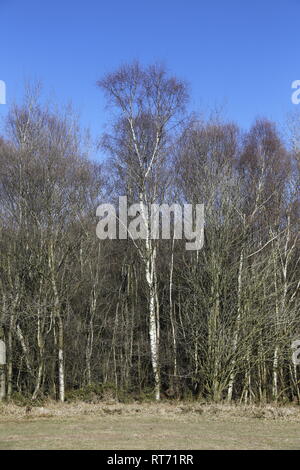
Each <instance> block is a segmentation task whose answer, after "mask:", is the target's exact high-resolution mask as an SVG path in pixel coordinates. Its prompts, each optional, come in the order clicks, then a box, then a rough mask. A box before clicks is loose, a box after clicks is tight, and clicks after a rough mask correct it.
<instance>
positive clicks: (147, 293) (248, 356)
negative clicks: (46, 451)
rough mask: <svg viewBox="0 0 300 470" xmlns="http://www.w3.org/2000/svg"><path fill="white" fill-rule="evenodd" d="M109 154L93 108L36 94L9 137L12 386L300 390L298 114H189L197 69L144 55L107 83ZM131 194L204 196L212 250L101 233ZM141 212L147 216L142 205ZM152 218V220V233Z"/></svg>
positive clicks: (5, 187)
mask: <svg viewBox="0 0 300 470" xmlns="http://www.w3.org/2000/svg"><path fill="white" fill-rule="evenodd" d="M98 86H99V88H100V89H101V90H102V92H103V93H104V94H105V97H106V99H107V104H108V109H109V113H108V116H107V121H108V123H109V126H108V129H109V130H108V132H107V133H105V134H104V135H102V137H101V139H100V142H99V147H100V148H101V151H102V152H103V154H105V156H106V158H105V159H103V160H101V162H99V161H94V160H93V159H91V158H90V156H89V152H90V150H89V145H88V143H87V142H86V139H85V135H84V133H83V131H82V129H81V128H80V126H79V124H78V121H77V120H76V118H74V117H73V115H72V113H71V112H70V110H69V109H66V110H64V111H57V110H56V109H55V108H53V107H51V106H49V105H45V104H42V102H41V100H39V99H38V97H37V96H36V95H35V93H33V92H27V94H26V96H25V98H24V102H23V103H22V104H21V105H15V106H13V107H11V109H10V111H9V114H8V117H7V119H6V126H5V133H3V136H2V139H1V140H0V218H1V225H0V340H2V342H3V343H4V344H5V347H6V364H5V365H3V366H0V367H1V370H0V372H1V380H0V384H1V385H0V388H1V397H2V398H5V397H6V398H7V399H11V398H13V397H14V394H16V393H19V394H22V395H24V396H27V397H30V398H31V399H33V400H36V399H38V398H39V397H44V396H49V397H53V398H56V399H59V400H61V401H64V400H65V398H66V393H67V392H68V391H70V390H77V389H78V390H80V389H83V388H84V387H89V386H92V385H94V384H102V385H105V384H106V385H107V386H111V387H112V388H113V389H114V390H115V392H116V394H117V396H121V394H127V395H129V396H132V397H140V396H146V395H147V396H148V395H149V396H152V397H153V398H155V399H157V400H159V399H160V398H161V397H162V396H163V397H169V398H185V397H191V396H193V397H195V399H205V400H213V401H221V400H227V401H229V402H230V401H231V400H234V401H239V402H243V403H254V402H255V403H258V402H259V403H264V402H267V401H298V402H299V403H300V388H299V381H300V372H299V366H297V365H296V364H294V362H293V361H292V349H291V343H292V341H293V340H295V339H297V337H299V339H300V316H299V306H300V303H299V300H300V296H299V288H300V262H299V261H300V244H299V212H300V197H299V196H300V193H299V184H300V121H297V120H296V119H293V120H291V121H290V122H289V133H288V134H287V136H283V135H282V133H281V132H279V130H278V128H277V126H276V124H275V123H273V122H271V121H269V120H267V119H263V118H260V119H257V120H256V121H255V122H254V124H253V126H252V127H251V128H250V130H249V131H247V132H245V131H242V130H241V129H240V128H239V127H238V125H236V124H235V123H231V122H227V121H225V120H224V119H222V118H221V116H219V115H218V114H215V115H212V116H211V117H209V118H200V117H199V116H197V115H195V114H194V113H191V112H190V111H188V110H189V94H188V86H187V85H186V83H185V82H184V81H182V80H180V79H178V78H177V77H175V76H172V75H170V74H169V73H168V71H167V70H166V69H165V68H164V67H163V66H161V65H157V64H154V65H151V66H147V67H144V66H141V65H140V64H139V63H132V64H128V65H124V66H122V67H120V68H119V69H118V70H116V71H115V72H113V73H110V74H108V75H106V76H105V77H104V78H102V79H101V80H100V81H99V82H98ZM119 195H126V196H127V198H128V201H129V202H132V203H140V204H141V207H149V206H150V205H151V204H153V203H159V204H161V203H163V202H164V203H168V204H170V205H171V204H173V203H178V204H182V205H183V204H184V203H191V204H194V205H195V204H204V211H205V229H204V246H203V248H202V249H201V250H198V251H187V250H186V249H185V240H178V239H176V237H174V233H172V231H171V237H170V239H169V240H162V239H155V240H154V239H152V238H151V237H150V232H149V231H147V236H146V237H145V239H143V240H132V239H130V237H128V239H122V240H110V239H106V240H99V239H98V238H97V236H96V225H97V217H96V209H97V207H98V205H99V204H101V203H108V202H110V203H116V201H117V199H118V196H119ZM141 216H142V217H144V214H141ZM149 230H150V229H149Z"/></svg>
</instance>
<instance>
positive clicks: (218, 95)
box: [0, 0, 300, 138]
mask: <svg viewBox="0 0 300 470" xmlns="http://www.w3.org/2000/svg"><path fill="white" fill-rule="evenodd" d="M299 26H300V0H273V1H271V0H260V1H259V0H252V1H242V0H226V1H225V0H215V1H212V0H210V1H206V0H139V1H138V0H98V1H97V0H85V1H79V0H77V1H71V0H60V1H58V0H51V1H50V0H49V1H41V0H39V1H38V0H26V1H25V0H0V51H1V52H0V79H1V80H4V81H5V82H6V86H7V104H8V105H9V104H10V103H11V102H12V101H14V100H15V101H19V100H20V99H21V97H22V90H23V85H24V79H33V80H35V79H40V80H42V82H43V84H44V90H45V95H47V96H48V97H49V96H51V97H52V96H53V99H54V100H55V101H56V102H58V103H66V102H69V101H72V103H73V105H74V107H75V108H76V109H77V110H78V111H79V112H80V114H81V121H82V123H83V125H84V126H89V127H90V128H91V131H92V136H93V137H94V138H96V137H97V136H99V135H100V134H101V132H102V131H103V126H104V123H105V122H106V121H107V118H108V116H107V115H106V114H105V110H104V101H103V97H102V95H101V92H100V91H99V90H98V89H97V87H96V84H95V82H96V80H97V79H98V78H100V77H101V76H102V75H103V74H104V73H106V72H108V71H111V70H113V69H115V68H116V67H117V66H118V65H119V64H122V63H124V62H128V61H132V60H133V59H139V60H141V62H143V63H151V62H153V61H157V60H159V61H163V62H165V63H166V65H167V67H168V68H169V69H170V70H171V71H172V73H174V74H176V75H178V76H179V77H182V78H184V79H186V80H188V82H189V83H190V88H191V108H192V109H195V110H196V111H202V112H203V111H204V112H207V111H208V110H209V108H210V107H216V106H217V107H222V109H223V110H224V115H225V116H226V118H228V119H231V120H234V121H237V122H238V123H239V124H240V125H241V126H242V127H243V128H248V127H249V126H250V125H251V123H252V122H253V120H254V119H255V117H257V116H266V117H269V118H270V119H273V120H276V121H283V120H284V118H285V116H286V114H287V112H289V111H291V110H293V109H295V108H296V107H297V106H296V105H293V104H292V103H291V94H292V90H291V83H292V82H293V81H294V80H297V79H300V40H299V38H300V34H299V32H300V27H299ZM298 106H299V111H300V105H298ZM7 108H8V106H5V105H0V118H1V117H3V116H4V115H5V113H6V111H7Z"/></svg>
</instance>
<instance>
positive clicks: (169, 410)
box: [0, 402, 300, 450]
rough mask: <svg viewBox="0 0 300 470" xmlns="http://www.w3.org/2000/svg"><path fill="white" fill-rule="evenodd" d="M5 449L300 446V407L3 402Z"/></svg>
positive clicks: (0, 433) (0, 426) (1, 441)
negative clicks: (32, 405) (24, 404)
mask: <svg viewBox="0 0 300 470" xmlns="http://www.w3.org/2000/svg"><path fill="white" fill-rule="evenodd" d="M0 449H1V450H4V449H99V450H100V449H103V450H104V449H113V450H122V449H124V450H126V449H153V450H154V449H155V450H158V449H298V450H299V449H300V407H299V406H290V407H287V406H282V407H279V406H278V407H277V406H269V405H268V406H264V407H254V406H238V405H237V406H234V405H200V404H195V403H180V402H172V403H170V402H167V403H160V404H155V403H142V404H141V403H134V404H133V403H131V404H119V403H101V404H86V403H72V404H57V403H49V404H47V405H45V406H43V407H32V408H30V407H27V408H26V407H19V406H16V405H12V404H7V405H0Z"/></svg>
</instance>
